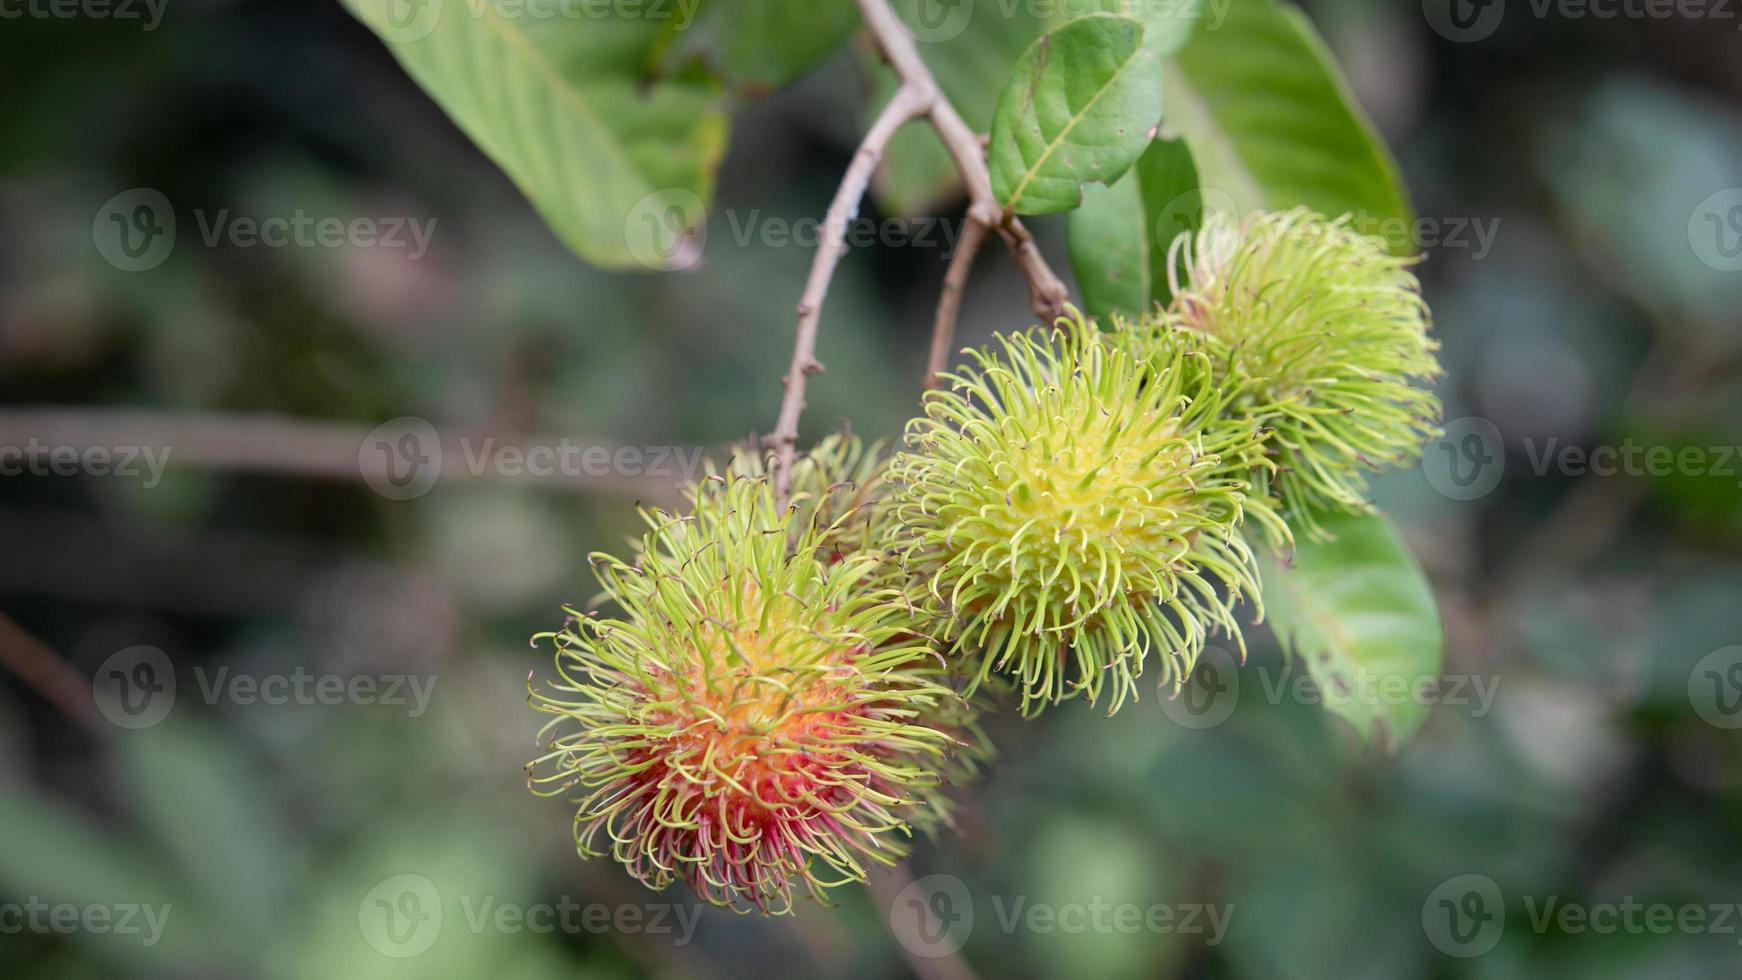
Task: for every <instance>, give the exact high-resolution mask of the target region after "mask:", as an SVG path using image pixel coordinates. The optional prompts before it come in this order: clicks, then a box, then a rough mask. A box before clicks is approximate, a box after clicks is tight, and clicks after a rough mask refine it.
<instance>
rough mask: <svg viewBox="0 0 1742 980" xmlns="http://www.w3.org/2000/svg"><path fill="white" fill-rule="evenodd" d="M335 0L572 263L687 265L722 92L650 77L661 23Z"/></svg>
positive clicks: (489, 4) (693, 80)
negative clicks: (477, 150)
mask: <svg viewBox="0 0 1742 980" xmlns="http://www.w3.org/2000/svg"><path fill="white" fill-rule="evenodd" d="M342 2H343V3H345V5H346V6H347V7H348V8H349V9H350V10H351V11H352V13H353V14H355V15H356V16H357V18H358V19H360V20H361V21H363V23H365V24H367V25H368V26H369V27H370V28H371V29H372V30H374V31H375V33H376V34H378V35H380V36H381V38H382V39H383V40H385V41H386V42H387V45H388V48H389V50H391V51H392V52H393V55H394V57H396V58H398V59H399V62H400V64H402V65H403V66H404V67H405V70H406V71H407V72H409V73H410V75H411V77H412V78H413V79H415V80H416V81H417V83H418V84H419V85H421V86H422V87H423V89H424V91H426V92H428V93H429V94H430V96H431V97H432V98H434V99H435V101H436V102H437V103H438V104H439V105H441V107H442V108H443V109H444V110H445V111H446V112H447V113H448V115H449V116H451V117H452V118H453V120H454V122H455V123H456V124H458V125H459V127H460V128H461V129H462V130H464V131H465V133H466V135H467V136H469V137H471V139H472V140H473V142H475V143H477V144H478V146H479V147H481V148H482V149H483V151H484V152H485V153H486V154H488V155H489V157H490V158H491V159H492V160H494V161H495V162H496V164H497V165H498V166H500V167H501V168H502V169H503V171H504V172H506V173H507V174H508V176H509V177H510V178H511V179H512V180H513V181H514V183H515V184H516V185H517V186H518V187H519V188H520V189H521V191H522V192H524V193H525V194H526V196H527V197H528V198H529V199H530V200H531V201H532V203H533V205H534V206H535V207H537V208H538V210H539V213H540V214H541V215H543V217H544V219H545V220H546V221H547V222H549V224H550V226H551V228H552V229H553V230H554V231H555V232H556V234H557V235H558V237H560V238H561V239H562V240H563V241H564V242H565V243H566V244H567V245H568V246H569V247H570V248H573V249H574V250H575V251H576V252H577V253H579V254H580V255H581V257H583V258H585V259H587V260H588V261H590V262H594V263H597V264H599V265H603V266H610V267H629V266H635V265H640V266H644V267H648V268H669V267H675V266H682V265H685V264H688V263H689V262H690V261H693V255H694V253H693V249H690V248H686V246H688V244H689V240H690V235H691V231H692V230H693V229H694V228H695V227H696V226H698V225H699V224H700V223H701V222H702V220H703V219H704V217H705V216H706V212H707V202H708V200H709V199H710V198H711V197H712V195H713V188H714V171H715V168H716V167H717V166H718V164H719V161H720V157H721V156H722V155H723V154H724V152H725V146H726V131H727V116H726V99H725V97H724V95H723V93H721V92H720V90H719V87H718V85H717V83H715V82H713V81H711V80H708V79H704V78H700V77H678V78H665V79H659V80H654V81H651V82H650V81H648V80H647V77H646V76H647V74H648V66H649V65H651V64H655V63H656V62H657V57H658V52H659V51H660V50H661V49H662V46H663V45H664V44H666V43H667V42H668V40H669V37H668V34H669V31H670V30H671V29H672V26H673V25H672V24H671V23H670V22H669V20H668V19H659V18H650V17H643V18H623V17H603V18H593V19H586V20H584V21H583V22H576V21H575V20H574V19H573V18H564V17H534V16H531V14H530V13H529V10H530V8H528V7H526V6H525V5H523V4H520V3H518V2H514V0H462V2H454V0H449V2H447V3H443V4H420V5H406V4H402V3H398V2H396V0H342ZM408 11H409V15H408ZM674 16H675V15H674Z"/></svg>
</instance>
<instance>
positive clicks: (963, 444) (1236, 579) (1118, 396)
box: [891, 315, 1276, 713]
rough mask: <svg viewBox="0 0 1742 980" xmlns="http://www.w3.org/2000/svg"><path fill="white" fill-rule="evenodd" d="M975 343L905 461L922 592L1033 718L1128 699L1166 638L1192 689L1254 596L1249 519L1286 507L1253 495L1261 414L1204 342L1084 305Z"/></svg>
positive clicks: (954, 641) (1178, 677)
mask: <svg viewBox="0 0 1742 980" xmlns="http://www.w3.org/2000/svg"><path fill="white" fill-rule="evenodd" d="M970 353H971V356H972V358H973V361H974V364H973V366H970V367H965V368H962V369H961V370H960V371H959V372H958V373H955V374H950V375H946V378H947V380H948V382H949V387H948V388H947V389H946V390H941V391H933V392H929V393H927V396H926V399H925V403H924V409H925V413H924V416H923V417H921V418H918V419H915V420H913V422H911V423H910V424H909V427H908V432H907V448H906V449H905V450H904V451H903V452H901V453H899V454H898V455H897V456H896V459H895V461H894V463H893V464H892V467H891V481H892V483H893V484H894V485H895V488H896V490H895V523H896V526H897V529H898V533H899V534H900V535H901V536H902V538H903V539H904V541H903V544H902V546H901V558H902V561H903V563H904V565H905V567H906V569H907V571H908V574H909V575H910V576H911V579H912V581H913V585H912V586H911V587H910V591H912V592H913V593H915V596H916V603H919V604H923V605H924V607H925V609H926V611H927V613H928V614H929V615H931V616H933V617H935V618H936V620H937V625H936V626H935V627H934V629H935V631H936V633H937V634H938V635H939V637H940V638H941V639H943V640H945V641H947V642H948V643H949V644H950V645H951V647H952V652H953V653H954V654H955V655H957V656H968V657H975V656H977V657H978V658H979V659H978V661H977V662H976V663H975V667H976V671H975V672H976V675H977V676H976V682H983V681H985V680H986V679H987V678H989V677H990V676H992V675H993V674H994V673H998V674H1007V675H1009V676H1010V677H1011V679H1012V680H1013V681H1015V682H1016V683H1017V685H1018V686H1019V687H1020V688H1021V690H1022V702H1023V704H1022V706H1023V711H1024V712H1025V713H1033V712H1034V711H1037V710H1039V709H1040V708H1041V707H1044V706H1045V705H1046V704H1048V703H1051V702H1056V701H1059V700H1063V699H1065V698H1067V697H1072V696H1077V695H1082V696H1086V697H1087V698H1088V700H1089V701H1090V702H1091V703H1097V702H1098V701H1099V699H1100V697H1101V695H1102V693H1103V691H1104V689H1106V688H1108V687H1110V688H1111V692H1110V697H1109V701H1110V704H1109V710H1110V711H1116V710H1118V708H1119V707H1120V706H1121V705H1122V704H1123V703H1124V701H1125V700H1126V698H1127V697H1135V695H1136V678H1137V677H1139V676H1140V675H1141V673H1142V670H1143V665H1144V661H1145V660H1146V659H1147V658H1148V655H1149V653H1150V652H1151V651H1154V652H1156V653H1158V654H1159V659H1160V661H1161V664H1162V676H1161V682H1162V683H1165V684H1171V685H1174V686H1177V685H1178V684H1179V683H1180V682H1181V681H1182V680H1183V679H1184V678H1185V677H1187V676H1189V674H1190V673H1191V670H1192V667H1193V665H1194V664H1195V663H1196V660H1197V656H1198V654H1199V652H1200V651H1201V650H1202V648H1203V645H1204V641H1205V638H1206V636H1207V635H1208V633H1209V632H1210V631H1212V630H1215V629H1221V630H1224V631H1226V632H1228V633H1229V634H1230V635H1232V636H1234V637H1236V638H1237V637H1238V636H1239V629H1238V626H1237V624H1236V622H1235V620H1234V609H1235V607H1236V605H1237V603H1238V602H1239V601H1240V599H1241V598H1242V597H1243V596H1251V597H1253V598H1254V601H1255V602H1256V596H1257V581H1256V572H1255V570H1254V566H1253V558H1252V553H1251V551H1250V550H1249V549H1248V547H1247V545H1246V543H1245V541H1244V540H1243V538H1242V536H1241V534H1240V533H1239V527H1240V524H1241V521H1242V519H1243V518H1245V517H1247V516H1253V517H1255V518H1257V519H1258V520H1260V521H1263V522H1274V521H1275V520H1276V518H1275V515H1274V514H1273V513H1271V512H1270V511H1269V509H1268V507H1269V505H1268V502H1267V501H1265V500H1264V499H1263V498H1262V497H1259V498H1249V497H1248V495H1247V492H1246V490H1247V483H1246V481H1247V480H1248V479H1249V474H1250V473H1251V472H1252V471H1253V470H1254V469H1259V470H1262V469H1263V468H1264V466H1265V465H1266V464H1265V462H1264V458H1263V455H1262V450H1261V445H1262V444H1261V440H1260V435H1259V432H1258V426H1257V425H1256V424H1254V423H1251V422H1245V421H1241V420H1240V419H1238V418H1233V417H1230V416H1228V415H1227V414H1226V413H1225V412H1224V409H1225V408H1226V398H1225V396H1224V395H1223V394H1222V393H1221V392H1218V391H1217V390H1216V389H1215V388H1214V387H1213V386H1211V385H1209V384H1207V383H1203V382H1204V379H1206V378H1207V376H1208V372H1207V371H1204V370H1201V369H1196V370H1194V369H1190V368H1188V367H1187V365H1186V363H1185V362H1187V361H1188V360H1192V359H1201V358H1202V357H1203V355H1202V354H1201V353H1197V352H1188V351H1187V350H1186V348H1185V345H1178V346H1177V347H1176V350H1175V356H1174V358H1173V359H1172V360H1171V361H1168V362H1162V361H1160V359H1159V358H1158V357H1157V356H1156V355H1155V354H1154V352H1153V351H1151V352H1150V356H1149V357H1147V358H1146V357H1139V356H1135V355H1134V354H1133V353H1132V351H1131V350H1130V349H1129V345H1123V344H1119V343H1116V342H1114V341H1112V340H1111V339H1109V338H1108V337H1106V336H1105V335H1103V334H1101V333H1099V332H1098V331H1097V330H1096V329H1095V327H1094V326H1093V325H1092V324H1089V323H1086V322H1084V321H1083V319H1082V318H1081V316H1080V315H1078V316H1076V317H1075V318H1074V319H1067V320H1061V321H1060V328H1059V329H1058V330H1057V331H1055V332H1051V333H1048V334H1045V335H1032V334H1017V335H1014V336H1001V337H998V338H996V340H995V344H994V350H993V351H991V352H986V351H972V352H970ZM1194 378H1195V379H1197V381H1196V382H1191V381H1190V379H1194Z"/></svg>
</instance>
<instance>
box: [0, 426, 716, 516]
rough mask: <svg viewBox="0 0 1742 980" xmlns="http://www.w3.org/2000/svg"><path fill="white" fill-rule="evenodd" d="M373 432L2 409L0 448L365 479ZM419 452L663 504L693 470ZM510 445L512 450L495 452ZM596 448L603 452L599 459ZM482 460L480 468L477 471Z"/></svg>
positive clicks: (525, 478) (500, 441) (500, 439)
mask: <svg viewBox="0 0 1742 980" xmlns="http://www.w3.org/2000/svg"><path fill="white" fill-rule="evenodd" d="M372 431H373V430H371V429H368V428H366V427H364V426H362V425H355V424H351V423H345V422H333V421H327V420H321V419H304V418H295V417H292V416H285V415H267V414H226V413H214V412H184V411H170V412H166V411H153V410H148V409H93V408H73V407H58V406H57V407H54V408H26V409H13V408H9V409H0V449H3V450H6V451H4V452H0V465H4V466H5V467H6V468H7V469H17V468H19V467H22V466H24V465H25V463H26V460H27V459H44V458H46V459H47V460H49V461H51V462H52V461H53V460H54V459H55V457H54V456H53V455H52V454H54V453H57V452H58V453H63V454H64V453H66V452H69V451H70V452H72V453H73V454H75V455H78V456H80V457H81V458H82V457H84V456H85V454H86V453H88V452H92V451H101V452H103V453H105V457H104V458H105V465H106V466H109V467H113V468H119V467H121V466H123V465H128V466H132V467H135V468H143V467H147V466H148V465H150V464H152V463H154V462H161V463H163V464H167V465H169V466H175V467H183V466H192V467H198V468H203V469H217V470H233V471H239V472H250V473H268V474H273V475H278V476H288V477H296V478H302V479H319V480H355V481H370V480H375V479H378V478H379V477H381V476H382V475H383V474H385V473H386V472H387V468H388V465H389V460H388V459H387V457H386V454H385V453H382V452H365V451H364V450H365V449H366V448H368V447H366V446H365V445H364V443H365V440H367V439H368V438H369V436H370V433H371V432H372ZM422 448H423V449H425V450H427V451H429V462H430V464H431V465H439V467H440V469H439V470H437V471H436V472H437V474H438V479H441V480H450V479H461V478H470V477H473V476H480V477H486V478H497V479H500V480H502V481H503V482H513V483H525V484H529V485H530V484H538V485H548V486H552V487H556V488H561V489H569V490H580V491H587V492H599V493H610V494H621V495H624V496H630V497H634V498H635V499H638V500H644V501H647V502H648V503H658V504H662V505H664V504H675V503H677V502H678V501H680V500H681V499H682V494H681V493H679V492H678V490H677V485H678V482H679V477H689V476H693V475H694V474H689V473H680V472H677V470H678V469H679V467H680V462H679V461H678V460H677V459H676V457H675V454H673V453H671V452H670V451H669V448H670V447H657V448H661V449H667V450H668V451H667V452H666V453H665V454H664V461H663V463H662V464H661V465H662V466H664V467H667V468H670V469H672V470H673V472H672V473H671V474H670V475H669V477H668V476H666V475H664V474H656V473H653V472H652V470H653V469H654V468H655V467H654V466H653V464H652V462H651V458H652V457H651V456H650V455H648V454H647V453H645V452H643V451H642V450H644V449H646V448H648V447H621V446H618V445H616V444H615V443H611V442H608V441H605V440H600V439H592V438H589V437H585V436H570V437H564V438H548V437H522V436H518V435H513V434H501V433H488V432H482V431H477V432H474V431H466V432H459V433H440V432H438V433H437V441H436V442H435V443H432V444H431V445H429V446H424V447H422ZM685 448H687V447H685ZM438 449H439V453H438V452H436V450H438ZM620 449H621V450H625V451H627V450H629V449H636V450H637V451H638V452H640V453H641V455H640V457H639V458H640V462H639V463H638V464H637V468H638V471H637V472H629V471H619V467H618V466H617V464H616V460H617V459H618V458H619V456H618V451H619V450H620ZM510 451H511V452H512V454H513V455H512V456H507V457H505V456H504V455H503V454H504V453H506V452H510ZM698 451H699V448H698ZM601 453H603V454H604V456H605V457H607V461H606V462H604V463H602V464H601V463H600V462H599V454H601ZM147 454H149V455H147ZM529 454H530V455H529ZM543 457H548V458H549V459H550V460H551V461H552V462H553V465H552V466H551V467H550V468H549V469H550V472H549V473H548V475H547V474H544V473H542V472H539V473H535V472H533V470H532V469H529V468H524V467H522V468H521V469H522V470H524V472H520V471H516V472H508V471H505V470H503V467H502V466H500V465H497V464H499V463H504V462H508V461H510V460H514V459H518V460H521V461H524V460H527V459H529V458H543ZM69 465H71V464H69ZM480 466H482V468H483V472H482V473H475V472H474V471H475V470H476V469H478V468H479V467H480ZM499 471H500V472H499ZM0 475H4V474H0Z"/></svg>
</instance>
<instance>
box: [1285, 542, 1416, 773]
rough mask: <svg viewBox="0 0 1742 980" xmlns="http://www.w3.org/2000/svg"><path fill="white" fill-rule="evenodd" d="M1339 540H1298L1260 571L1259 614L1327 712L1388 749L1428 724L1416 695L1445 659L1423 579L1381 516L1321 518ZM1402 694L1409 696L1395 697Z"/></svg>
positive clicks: (1364, 737)
mask: <svg viewBox="0 0 1742 980" xmlns="http://www.w3.org/2000/svg"><path fill="white" fill-rule="evenodd" d="M1318 519H1319V520H1320V521H1321V522H1322V523H1323V525H1324V527H1325V530H1327V531H1329V532H1330V533H1332V534H1334V535H1336V537H1335V539H1334V540H1330V541H1324V542H1313V541H1301V542H1299V543H1298V544H1297V546H1296V548H1295V552H1294V557H1293V561H1292V562H1289V563H1287V564H1286V565H1285V564H1282V563H1279V562H1277V561H1275V560H1271V561H1268V562H1266V564H1265V567H1264V582H1263V585H1264V609H1265V615H1266V616H1268V617H1269V619H1270V624H1271V628H1272V629H1274V630H1275V631H1276V635H1277V638H1278V639H1279V640H1281V641H1282V645H1283V649H1284V650H1285V651H1287V652H1288V653H1289V654H1290V655H1291V656H1298V657H1299V658H1300V659H1301V660H1302V661H1304V662H1305V664H1306V668H1307V671H1308V672H1309V673H1311V674H1312V676H1313V679H1314V680H1316V681H1317V682H1318V685H1319V690H1320V691H1321V692H1322V693H1323V695H1324V702H1325V706H1326V707H1327V708H1328V709H1329V710H1330V711H1331V712H1333V713H1334V714H1337V715H1339V716H1341V717H1342V718H1344V719H1345V720H1347V721H1348V722H1349V723H1350V724H1352V725H1354V726H1355V730H1356V731H1358V732H1360V733H1361V738H1362V739H1363V740H1364V741H1367V740H1375V739H1376V740H1377V741H1378V742H1379V743H1380V744H1381V745H1384V746H1388V747H1391V748H1395V747H1397V746H1400V745H1402V744H1403V743H1404V742H1406V741H1408V740H1409V738H1410V737H1411V736H1413V735H1414V734H1415V732H1416V729H1418V728H1420V727H1421V724H1422V722H1423V721H1424V720H1425V719H1426V717H1427V707H1426V705H1425V704H1423V703H1422V699H1420V698H1418V697H1415V696H1413V693H1414V692H1417V691H1418V690H1420V689H1421V688H1422V686H1423V685H1425V684H1427V683H1429V682H1431V681H1434V680H1437V679H1438V677H1439V674H1440V668H1441V663H1442V659H1443V655H1444V651H1445V638H1444V634H1443V632H1442V630H1441V627H1440V614H1439V608H1438V607H1437V606H1436V605H1435V603H1434V596H1433V591H1432V589H1430V588H1429V587H1428V582H1427V577H1426V576H1425V575H1424V574H1423V573H1422V570H1421V567H1420V566H1419V565H1417V564H1416V561H1415V558H1414V557H1413V556H1412V555H1410V553H1409V549H1408V548H1406V547H1405V546H1404V543H1403V539H1402V538H1401V537H1399V535H1398V533H1397V529H1396V528H1395V527H1393V526H1392V524H1391V521H1390V520H1389V519H1388V518H1386V517H1385V515H1383V514H1379V513H1374V514H1368V515H1355V514H1323V515H1318ZM1399 685H1404V686H1405V687H1406V688H1407V690H1408V691H1409V692H1411V695H1412V696H1399V695H1398V693H1397V692H1398V691H1400V690H1403V689H1404V688H1400V687H1399Z"/></svg>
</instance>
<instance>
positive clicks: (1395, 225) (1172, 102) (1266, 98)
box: [1166, 0, 1411, 251]
mask: <svg viewBox="0 0 1742 980" xmlns="http://www.w3.org/2000/svg"><path fill="white" fill-rule="evenodd" d="M1166 119H1167V126H1168V128H1169V129H1170V130H1175V131H1178V132H1179V133H1181V134H1182V135H1184V137H1185V139H1186V142H1187V143H1189V144H1190V145H1191V148H1192V155H1193V157H1194V158H1195V159H1196V160H1197V164H1198V173H1199V175H1200V177H1201V178H1202V181H1203V185H1204V188H1205V192H1206V194H1207V195H1210V196H1212V197H1215V198H1216V199H1219V200H1231V201H1232V204H1233V206H1234V207H1235V208H1236V209H1237V210H1238V211H1240V212H1241V213H1245V212H1248V211H1252V210H1256V209H1261V208H1269V209H1273V210H1286V209H1288V208H1292V207H1297V206H1301V205H1305V206H1306V207H1310V208H1313V209H1315V210H1318V211H1321V212H1323V213H1325V214H1327V215H1332V216H1335V215H1340V214H1343V213H1345V212H1352V213H1354V215H1355V216H1356V222H1357V226H1358V227H1362V228H1363V229H1364V230H1368V231H1370V232H1372V233H1375V234H1383V235H1384V236H1385V237H1386V238H1387V239H1388V240H1390V241H1391V242H1392V244H1393V247H1394V248H1396V249H1398V250H1400V251H1402V250H1408V249H1409V248H1410V247H1411V246H1410V241H1409V237H1410V236H1409V225H1410V221H1411V211H1410V206H1409V202H1408V198H1407V196H1406V194H1405V192H1404V189H1403V185H1402V183H1401V181H1400V179H1399V177H1398V173H1397V164H1396V162H1395V161H1394V160H1393V159H1392V158H1391V154H1390V152H1389V151H1388V150H1387V149H1386V148H1385V146H1384V144H1383V143H1382V142H1381V140H1380V139H1379V136H1378V134H1377V133H1376V132H1375V131H1374V128H1373V124H1372V122H1371V121H1370V120H1369V119H1368V118H1367V116H1366V114H1365V113H1364V112H1363V111H1362V110H1361V108H1360V106H1359V105H1358V104H1356V102H1355V100H1354V97H1353V95H1352V94H1351V93H1350V91H1349V87H1348V85H1347V83H1346V82H1345V81H1344V79H1343V77H1342V75H1341V74H1340V73H1339V71H1338V69H1337V67H1336V65H1335V63H1334V62H1333V61H1332V60H1331V57H1330V55H1329V53H1328V52H1327V51H1326V49H1325V45H1324V42H1323V40H1322V39H1320V37H1319V36H1318V33H1317V32H1316V31H1315V30H1314V29H1313V27H1312V25H1311V24H1310V23H1308V21H1307V19H1306V17H1305V16H1304V15H1303V14H1301V12H1300V11H1299V10H1297V9H1295V8H1294V7H1293V6H1291V5H1286V4H1282V3H1277V2H1275V0H1229V3H1228V6H1227V8H1226V10H1225V12H1224V17H1223V19H1222V21H1221V22H1220V23H1219V24H1217V25H1216V26H1215V27H1214V28H1213V29H1212V28H1211V27H1210V25H1208V24H1200V25H1199V28H1198V30H1197V31H1196V32H1195V33H1194V34H1193V35H1192V39H1191V42H1190V43H1189V44H1187V45H1186V46H1185V47H1184V48H1183V49H1181V50H1180V52H1179V55H1178V58H1177V63H1176V64H1175V65H1172V66H1170V68H1169V71H1168V88H1167V114H1166ZM1223 195H1225V197H1224V196H1223Z"/></svg>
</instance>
